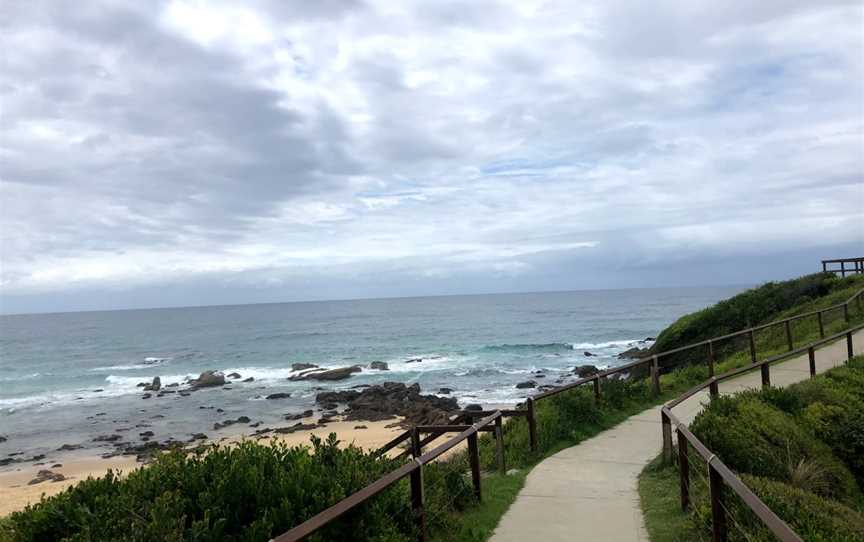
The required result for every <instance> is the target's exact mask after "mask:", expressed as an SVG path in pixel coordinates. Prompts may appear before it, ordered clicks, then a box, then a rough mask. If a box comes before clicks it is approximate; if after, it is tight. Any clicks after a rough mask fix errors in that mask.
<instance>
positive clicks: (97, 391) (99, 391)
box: [93, 388, 105, 393]
mask: <svg viewBox="0 0 864 542" xmlns="http://www.w3.org/2000/svg"><path fill="white" fill-rule="evenodd" d="M103 391H105V390H103V389H102V388H96V389H95V390H93V393H101V392H103Z"/></svg>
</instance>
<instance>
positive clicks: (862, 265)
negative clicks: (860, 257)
mask: <svg viewBox="0 0 864 542" xmlns="http://www.w3.org/2000/svg"><path fill="white" fill-rule="evenodd" d="M861 268H862V270H861V272H862V273H864V262H861ZM855 304H856V305H857V306H858V314H861V294H858V295H857V296H855Z"/></svg>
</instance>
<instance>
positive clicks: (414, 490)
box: [411, 465, 426, 542]
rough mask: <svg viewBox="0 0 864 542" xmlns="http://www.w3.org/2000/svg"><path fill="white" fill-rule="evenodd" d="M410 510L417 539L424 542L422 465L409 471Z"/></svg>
mask: <svg viewBox="0 0 864 542" xmlns="http://www.w3.org/2000/svg"><path fill="white" fill-rule="evenodd" d="M411 510H412V512H413V514H414V526H415V527H416V528H417V539H418V540H419V541H420V542H425V541H426V512H425V510H424V508H423V465H420V466H419V467H417V469H415V470H413V471H411Z"/></svg>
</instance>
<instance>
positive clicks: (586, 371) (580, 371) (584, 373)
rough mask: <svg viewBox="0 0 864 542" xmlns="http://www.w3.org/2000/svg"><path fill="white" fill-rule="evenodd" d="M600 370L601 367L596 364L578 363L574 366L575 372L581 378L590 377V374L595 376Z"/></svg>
mask: <svg viewBox="0 0 864 542" xmlns="http://www.w3.org/2000/svg"><path fill="white" fill-rule="evenodd" d="M599 372H600V369H598V368H597V367H596V366H594V365H577V366H576V367H574V368H573V374H575V375H576V376H578V377H579V378H588V377H589V376H594V375H596V374H597V373H599Z"/></svg>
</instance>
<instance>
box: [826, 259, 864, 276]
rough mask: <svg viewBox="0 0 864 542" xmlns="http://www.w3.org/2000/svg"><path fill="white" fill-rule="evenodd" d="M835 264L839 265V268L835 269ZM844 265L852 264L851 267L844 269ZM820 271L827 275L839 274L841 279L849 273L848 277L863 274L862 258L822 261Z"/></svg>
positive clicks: (863, 262) (863, 261)
mask: <svg viewBox="0 0 864 542" xmlns="http://www.w3.org/2000/svg"><path fill="white" fill-rule="evenodd" d="M836 264H840V267H836ZM846 264H852V267H851V268H849V267H846ZM822 271H824V272H828V273H840V276H841V277H845V276H846V273H849V274H850V275H854V274H857V273H864V256H860V257H858V258H839V259H835V260H822Z"/></svg>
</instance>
